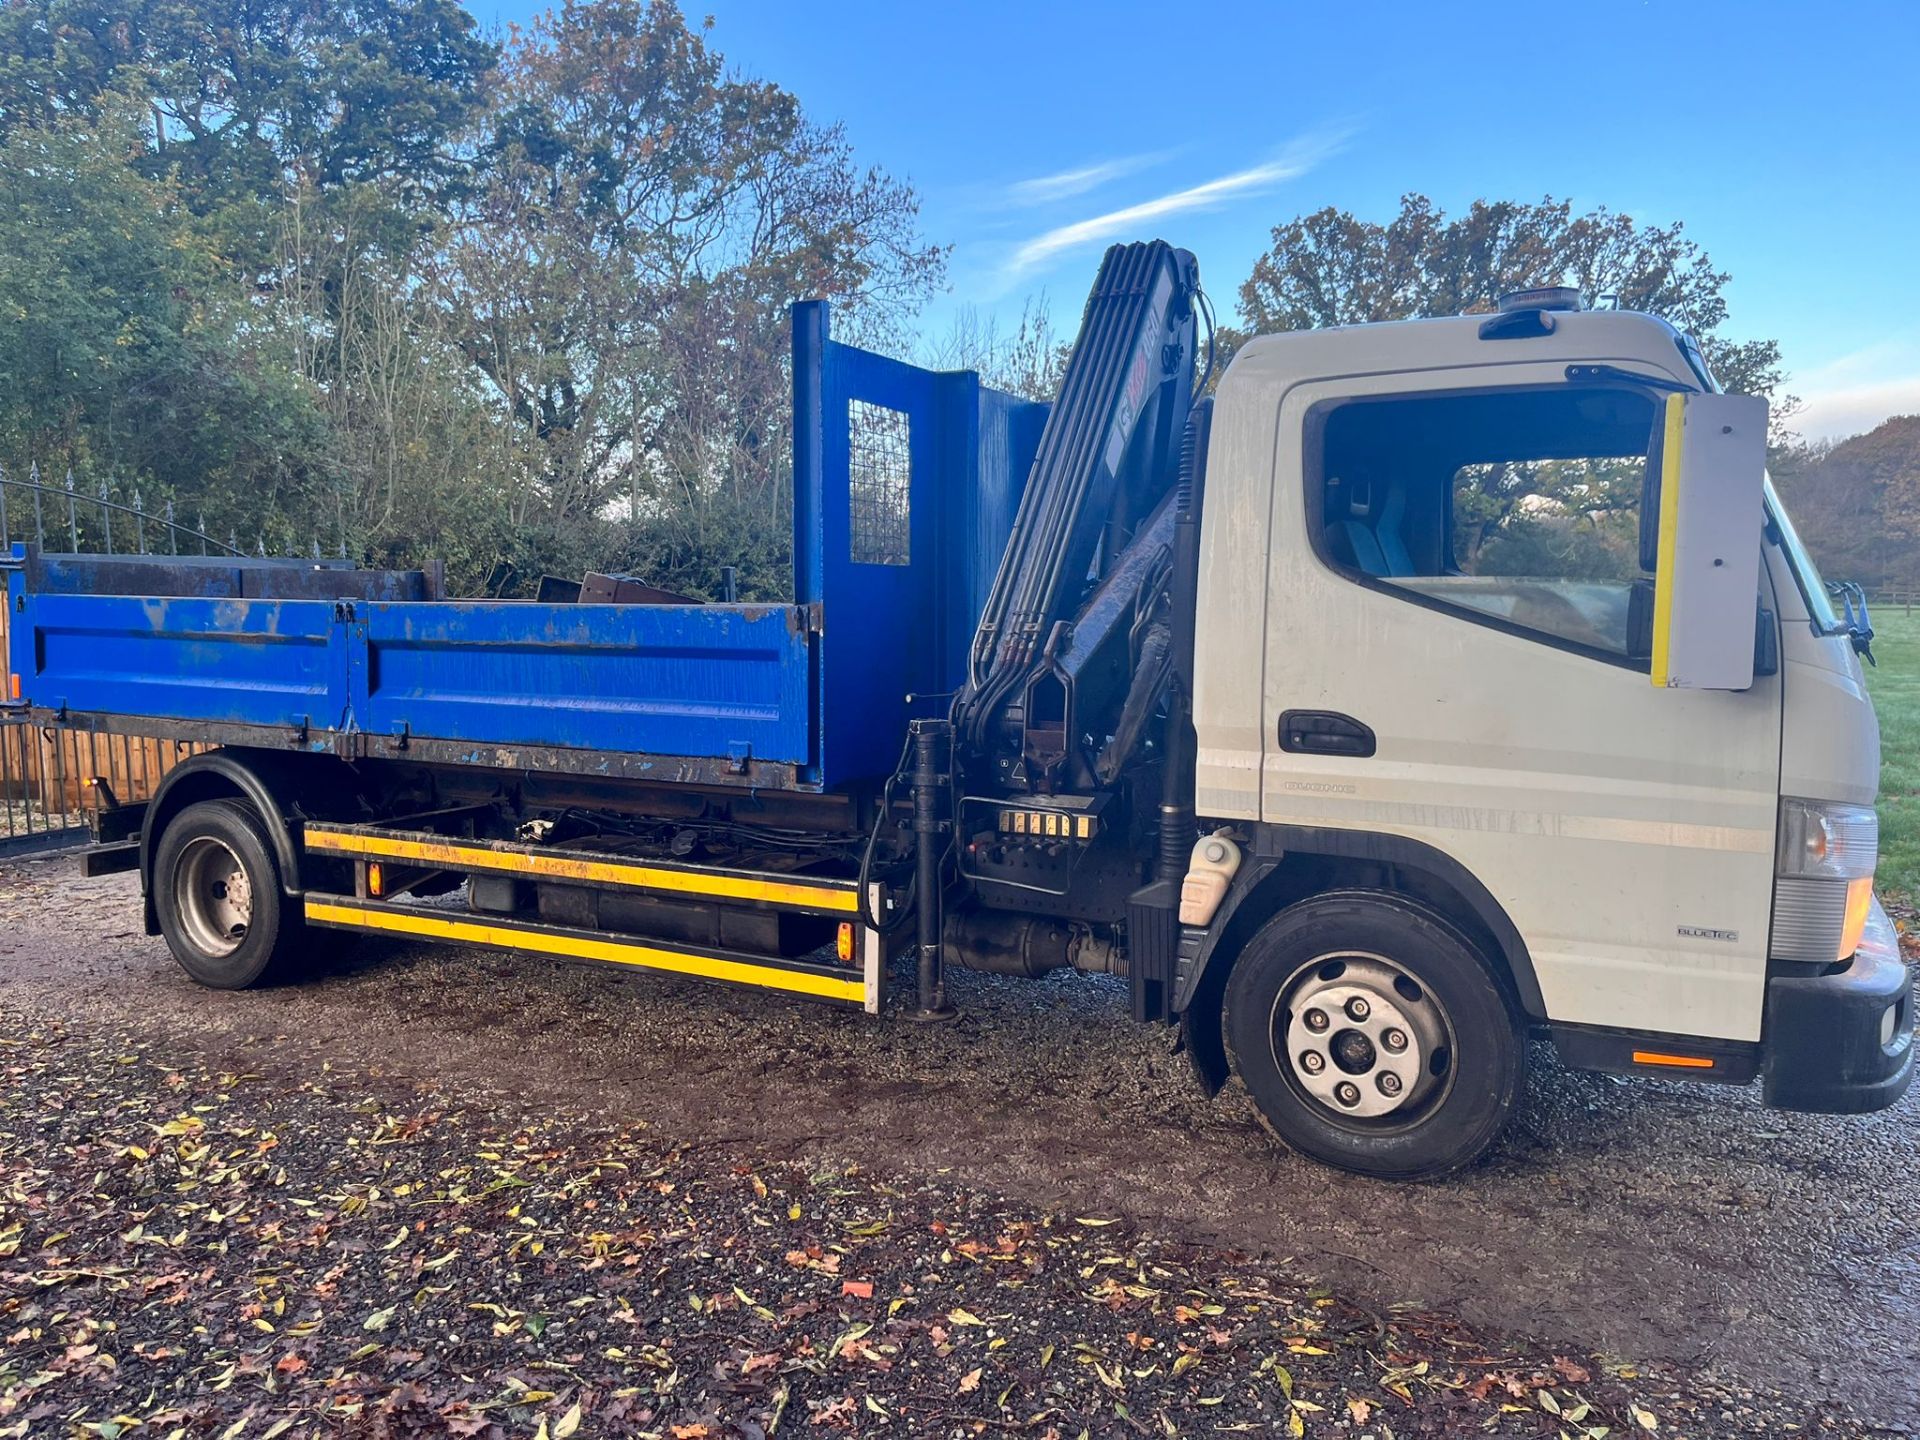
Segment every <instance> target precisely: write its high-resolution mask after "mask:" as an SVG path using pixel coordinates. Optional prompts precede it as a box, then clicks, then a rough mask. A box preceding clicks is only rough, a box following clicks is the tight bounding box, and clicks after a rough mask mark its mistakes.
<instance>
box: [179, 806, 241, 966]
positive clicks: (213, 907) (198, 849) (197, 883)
mask: <svg viewBox="0 0 1920 1440" xmlns="http://www.w3.org/2000/svg"><path fill="white" fill-rule="evenodd" d="M173 876H174V878H173V899H174V910H175V913H177V914H178V915H179V917H180V925H181V928H182V929H184V930H185V931H186V932H187V939H188V940H190V941H191V942H192V943H193V946H194V948H195V949H196V950H199V951H200V952H201V953H202V954H204V955H209V956H212V957H213V958H215V959H222V960H223V959H225V958H226V957H227V956H229V955H231V954H233V952H234V951H236V950H238V949H239V948H240V947H241V945H242V944H244V943H245V942H246V938H247V932H248V930H250V929H251V928H252V926H253V880H252V877H251V876H249V875H248V874H247V867H246V866H245V865H244V864H242V863H241V860H240V857H239V856H238V855H237V854H235V853H234V851H233V848H232V847H231V846H229V845H228V844H227V843H226V842H225V841H224V840H217V839H215V838H214V837H213V836H211V835H202V836H199V837H197V838H196V839H193V840H190V841H188V842H187V845H186V848H185V849H184V850H182V851H181V852H180V860H179V863H178V864H176V865H175V866H174V872H173Z"/></svg>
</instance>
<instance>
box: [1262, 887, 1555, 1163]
mask: <svg viewBox="0 0 1920 1440" xmlns="http://www.w3.org/2000/svg"><path fill="white" fill-rule="evenodd" d="M1225 998H1226V1013H1225V1017H1224V1018H1225V1033H1226V1041H1227V1050H1228V1053H1229V1056H1230V1057H1231V1059H1232V1062H1233V1068H1234V1070H1235V1072H1236V1073H1237V1074H1238V1075H1239V1076H1240V1078H1241V1080H1242V1081H1243V1082H1244V1083H1245V1085H1246V1087H1247V1089H1248V1091H1249V1092H1250V1093H1251V1095H1252V1096H1253V1100H1254V1103H1255V1105H1256V1106H1257V1107H1258V1108H1259V1111H1260V1115H1261V1118H1262V1119H1263V1120H1264V1121H1265V1122H1266V1124H1267V1127H1268V1128H1269V1129H1270V1130H1271V1131H1273V1133H1274V1134H1275V1135H1276V1136H1277V1137H1278V1138H1279V1139H1280V1140H1281V1141H1282V1142H1284V1143H1285V1144H1286V1145H1288V1146H1289V1147H1291V1148H1293V1149H1296V1150H1299V1151H1301V1152H1302V1153H1304V1154H1307V1155H1311V1156H1313V1157H1314V1158H1315V1159H1317V1160H1321V1161H1323V1162H1325V1163H1326V1164H1329V1165H1335V1166H1338V1167H1340V1168H1341V1169H1343V1170H1352V1171H1357V1172H1359V1173H1361V1174H1366V1175H1377V1176H1381V1177H1385V1178H1392V1179H1401V1180H1412V1179H1424V1178H1427V1177H1431V1176H1435V1175H1443V1174H1445V1173H1447V1172H1448V1171H1451V1170H1456V1169H1459V1168H1460V1167H1461V1166H1463V1165H1468V1164H1471V1163H1472V1162H1473V1161H1474V1160H1476V1159H1478V1158H1479V1157H1480V1156H1481V1155H1482V1154H1484V1153H1485V1152H1486V1150H1487V1149H1488V1148H1489V1147H1490V1146H1491V1145H1492V1144H1493V1142H1494V1141H1495V1140H1496V1139H1498V1138H1499V1135H1500V1132H1501V1130H1503V1129H1504V1128H1505V1126H1506V1123H1507V1117H1508V1116H1509V1114H1510V1113H1511V1112H1512V1110H1513V1107H1514V1105H1515V1104H1516V1103H1517V1102H1518V1100H1519V1097H1520V1093H1521V1089H1522V1086H1523V1084H1524V1081H1525V1066H1526V1049H1525V1045H1524V1042H1523V1037H1522V1035H1521V1033H1520V1030H1519V1027H1518V1025H1517V1024H1516V1023H1515V1020H1514V1016H1513V1012H1512V1010H1511V1009H1510V1008H1509V1006H1508V1004H1507V1002H1506V998H1505V996H1504V995H1503V994H1502V993H1501V990H1500V987H1499V984H1498V982H1497V981H1496V979H1495V977H1494V973H1493V969H1492V966H1491V965H1490V964H1489V963H1488V961H1487V958H1486V957H1485V956H1484V955H1482V954H1481V953H1480V952H1479V950H1478V949H1477V948H1476V947H1475V946H1474V945H1473V944H1472V943H1471V942H1470V941H1468V940H1467V939H1466V937H1465V936H1463V935H1462V934H1460V932H1459V931H1458V930H1456V929H1455V928H1454V927H1453V926H1452V925H1450V924H1449V923H1448V922H1447V921H1446V920H1445V919H1443V918H1442V917H1441V916H1439V915H1437V914H1435V913H1434V912H1432V911H1430V910H1428V909H1426V908H1425V907H1424V906H1421V905H1418V904H1415V903H1413V902H1411V901H1408V900H1405V899H1403V898H1401V897H1399V896H1396V895H1390V894H1386V893H1384V892H1373V891H1344V892H1338V893H1335V894H1329V895H1322V896H1318V897H1316V898H1314V899H1311V900H1306V901H1302V902H1301V903H1300V904H1298V905H1294V906H1291V907H1289V908H1288V909H1286V910H1284V911H1282V912H1281V913H1280V914H1279V915H1277V916H1275V917H1274V918H1273V919H1272V920H1270V921H1268V922H1267V924H1266V925H1265V926H1264V927H1263V928H1262V929H1261V930H1260V931H1259V933H1258V934H1256V935H1255V936H1254V937H1253V939H1252V940H1251V941H1250V942H1249V943H1248V945H1247V948H1246V950H1245V951H1244V952H1242V954H1241V955H1240V957H1239V959H1238V960H1237V961H1236V962H1235V964H1234V968H1233V971H1232V973H1231V974H1230V975H1229V976H1228V979H1227V990H1226V997H1225Z"/></svg>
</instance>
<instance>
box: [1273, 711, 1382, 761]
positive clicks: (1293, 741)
mask: <svg viewBox="0 0 1920 1440" xmlns="http://www.w3.org/2000/svg"><path fill="white" fill-rule="evenodd" d="M1280 748H1281V749H1282V750H1284V751H1286V752H1287V753H1288V754H1289V755H1353V756H1357V757H1359V758H1361V759H1365V758H1366V757H1367V756H1369V755H1371V754H1373V752H1374V750H1375V748H1376V746H1375V744H1374V738H1373V731H1372V730H1370V729H1369V728H1368V727H1367V726H1365V725H1363V724H1361V723H1360V722H1359V721H1358V720H1356V719H1354V718H1353V717H1352V716H1351V715H1342V714H1340V713H1339V712H1338V711H1335V710H1289V711H1287V712H1286V713H1285V714H1284V715H1282V716H1281V717H1280Z"/></svg>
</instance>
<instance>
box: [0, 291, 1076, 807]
mask: <svg viewBox="0 0 1920 1440" xmlns="http://www.w3.org/2000/svg"><path fill="white" fill-rule="evenodd" d="M793 345H794V365H793V374H794V466H793V477H794V516H795V519H794V571H795V595H794V603H792V604H778V605H764V604H761V605H619V604H614V605H599V604H587V605H581V604H571V605H549V604H534V603H528V602H520V601H422V600H410V599H392V598H386V597H387V596H388V595H390V594H391V593H393V590H394V587H393V586H392V585H387V584H375V585H372V586H371V587H369V586H367V585H364V584H360V583H357V582H354V580H353V577H354V576H355V575H356V574H364V572H354V571H351V570H343V569H340V568H339V567H335V566H321V567H317V570H318V571H319V572H323V573H316V567H312V566H300V565H297V564H296V563H295V562H276V563H277V571H276V567H275V564H268V565H267V566H266V567H265V568H261V566H262V562H237V563H236V562H231V561H218V560H212V561H194V560H184V559H182V560H176V561H172V562H171V563H170V565H169V567H168V568H169V571H170V572H171V574H172V575H173V577H174V578H173V581H172V582H171V584H170V587H169V593H166V594H163V595H147V594H141V593H137V592H138V591H139V590H140V588H141V580H140V574H141V571H140V567H139V566H138V565H137V564H136V565H132V566H129V565H127V564H125V563H116V562H112V561H110V560H109V559H108V558H107V557H91V556H50V555H49V556H41V555H37V554H31V553H30V552H29V551H28V550H27V548H26V547H24V546H14V547H13V551H12V555H11V557H10V558H8V559H7V560H5V561H4V562H0V563H4V564H5V566H6V569H7V572H8V573H7V577H6V579H7V595H8V600H7V605H8V621H9V624H8V670H9V672H10V682H9V691H8V695H7V697H5V698H9V699H11V698H14V697H13V685H14V683H15V677H17V685H18V695H17V698H18V700H19V701H20V702H21V703H24V704H26V705H29V706H31V707H32V708H33V709H34V710H35V711H37V712H46V713H49V714H50V715H51V716H53V717H54V718H56V719H58V718H60V717H63V716H64V717H66V718H67V719H69V720H71V721H72V722H73V723H79V724H89V725H97V726H99V727H100V728H103V729H109V730H111V729H114V728H118V727H117V725H116V721H119V722H123V723H126V722H131V723H130V724H129V727H128V728H137V729H140V730H141V731H143V732H147V733H154V732H161V733H167V734H173V735H177V736H180V737H182V738H188V739H192V738H196V736H198V735H200V734H201V732H202V728H203V727H204V728H205V730H206V732H207V734H206V737H205V738H214V739H221V738H227V739H232V738H235V737H234V736H233V735H231V734H226V733H224V732H222V731H220V730H219V729H218V728H217V727H248V728H251V729H258V730H262V731H265V730H278V731H283V732H288V733H289V734H291V735H292V736H296V737H298V740H297V742H296V743H301V744H304V745H306V746H308V747H310V748H313V749H319V750H331V751H335V752H338V753H351V754H358V753H370V752H366V751H365V750H364V747H363V746H362V745H360V744H359V743H358V742H359V741H361V740H363V739H364V738H366V737H383V738H384V739H385V740H387V741H391V740H392V739H393V738H394V737H404V738H405V739H406V740H408V741H409V742H411V741H414V740H421V741H426V740H432V741H438V742H445V743H443V744H442V745H441V746H440V747H439V753H440V754H441V755H442V756H443V757H444V756H450V755H452V756H457V754H458V750H457V747H458V746H460V745H472V746H474V747H476V758H477V757H478V753H479V749H480V748H481V747H485V748H486V749H487V751H488V752H489V753H490V758H489V759H488V760H487V761H485V762H482V763H492V764H500V763H504V762H503V760H502V758H501V755H502V752H503V751H504V750H507V749H511V748H513V747H535V748H534V749H533V750H532V751H531V752H530V753H529V755H528V757H527V758H526V760H525V761H524V762H523V763H525V764H527V765H528V766H529V768H540V758H539V757H540V755H541V752H544V751H546V750H549V749H550V750H553V751H557V752H567V754H570V755H572V756H573V757H574V759H575V763H573V764H570V765H568V766H567V767H566V768H572V769H577V768H583V766H584V768H594V766H593V764H592V761H591V758H590V757H593V756H596V755H598V756H626V757H648V756H655V757H661V758H662V759H663V760H673V759H689V760H693V759H702V760H705V759H710V760H715V761H723V762H726V763H727V764H728V766H730V767H731V768H732V769H733V770H735V771H737V772H738V773H739V774H740V775H741V776H742V778H743V779H745V780H747V781H749V782H757V783H775V784H777V783H788V784H793V785H797V786H800V787H803V788H807V789H823V788H833V787H838V786H843V785H848V784H852V783H855V782H858V781H861V780H866V779H870V778H873V777H875V776H878V775H884V774H886V773H888V772H889V771H890V770H891V769H892V767H893V764H894V762H895V760H896V759H897V757H898V754H899V750H900V745H901V740H902V737H903V736H904V734H905V729H906V723H907V721H908V719H909V718H911V716H912V715H914V714H925V713H934V712H935V711H937V710H938V709H939V708H940V706H941V705H943V704H944V695H945V693H946V692H950V691H951V690H952V689H953V688H954V687H955V686H956V685H957V684H958V683H959V681H960V680H961V679H962V677H963V676H964V673H965V668H966V655H967V648H968V646H969V644H970V642H971V639H972V635H973V627H974V622H975V620H976V618H977V617H978V615H979V613H980V609H981V606H982V604H983V602H984V599H985V596H986V591H987V588H988V586H989V585H990V584H991V583H992V580H993V575H994V570H995V567H996V566H997V564H998V562H999V558H1000V553H1001V550H1002V549H1003V548H1004V546H1005V543H1006V537H1007V533H1008V531H1009V529H1010V527H1011V524H1012V520H1013V514H1014V510H1015V508H1016V506H1017V505H1018V502H1019V498H1020V491H1021V487H1022V485H1023V483H1024V481H1025V477H1026V473H1027V470H1028V467H1029V466H1030V464H1031V462H1032V457H1033V452H1034V448H1035V446H1036V445H1037V443H1038V441H1039V436H1040V430H1041V428H1042V426H1043V424H1044V422H1045V417H1046V407H1045V406H1044V405H1039V404H1035V403H1032V402H1029V401H1024V400H1020V399H1017V398H1015V397H1013V396H1009V395H1005V394H1002V393H1000V392H997V391H994V390H992V389H990V388H988V387H986V386H983V385H982V384H981V383H980V381H979V378H978V377H977V376H976V375H974V374H972V373H971V372H954V373H935V372H932V371H928V370H924V369H921V368H919V367H916V366H913V365H908V364H904V363H902V362H899V361H896V360H891V359H888V358H886V357H884V356H880V355H876V354H872V353H870V352H868V351H865V350H861V349H858V348H856V347H854V346H850V345H844V344H841V343H839V342H837V341H835V340H833V339H831V338H830V336H829V334H828V316H827V307H826V305H825V304H824V302H811V303H808V304H803V305H799V306H796V307H795V309H794V339H793ZM855 402H861V403H860V405H859V407H858V408H859V409H860V410H861V412H862V414H863V415H872V414H874V413H876V412H874V411H872V410H871V409H869V408H868V407H875V406H877V407H881V410H880V411H879V412H877V413H880V414H882V415H883V416H884V417H885V419H886V420H887V421H889V422H891V423H892V424H893V425H895V426H903V427H904V432H905V441H906V452H907V462H908V463H907V466H906V476H905V480H906V484H905V506H904V508H905V512H906V513H905V515H904V516H900V515H899V514H898V509H899V506H898V504H897V502H890V503H893V504H894V509H893V510H892V511H890V512H889V513H890V516H891V518H893V519H894V520H896V521H904V528H905V531H906V536H907V542H908V543H907V547H906V549H905V551H904V552H896V553H894V554H892V555H890V556H889V557H888V559H889V561H890V562H891V563H868V562H867V561H865V560H863V559H861V558H859V554H860V552H859V550H858V548H857V545H856V539H857V537H856V535H855V525H854V516H853V509H854V503H853V486H854V483H855V481H854V471H855V458H856V457H855V453H854V452H855V450H856V448H857V446H858V445H859V443H860V442H859V439H858V437H857V434H856V429H855V427H854V425H853V424H852V423H850V417H851V416H852V413H853V411H854V410H855V408H856V405H855ZM889 412H891V413H889ZM901 416H904V421H901V420H900V419H899V418H898V417H901ZM890 433H891V434H893V435H896V436H897V435H898V433H899V431H898V429H895V430H893V431H890ZM867 464H868V466H869V468H870V462H867ZM863 483H871V476H870V475H869V476H868V477H867V480H866V481H865V482H863ZM901 562H904V563H901ZM197 566H204V567H205V574H204V575H197V572H196V567H197ZM249 567H252V568H249ZM242 571H244V572H245V573H246V579H245V583H244V584H242V583H241V582H240V581H239V580H238V579H236V578H235V577H236V576H237V575H238V574H239V573H240V572H242ZM296 572H297V573H298V574H299V577H300V581H301V583H300V585H299V586H298V587H297V592H298V593H299V594H301V595H311V594H313V593H316V587H317V586H318V587H319V588H322V589H323V588H324V587H325V585H327V584H329V583H333V577H338V587H339V589H340V591H341V594H340V595H339V596H338V597H336V598H331V599H311V598H271V597H272V592H273V590H274V588H275V583H274V580H273V578H272V576H273V574H274V573H278V574H281V575H283V576H284V575H292V574H295V573H296ZM182 574H185V575H187V576H188V579H187V581H186V582H185V583H184V584H183V583H182V582H181V581H180V579H179V577H180V576H181V575H182ZM196 575H197V578H196ZM263 577H264V578H263ZM230 581H231V582H232V583H229V582H230ZM156 588H157V587H156ZM288 588H294V587H291V586H289V587H288ZM182 590H184V591H186V592H187V593H179V592H180V591H182ZM236 590H238V591H242V592H243V593H240V594H235V593H232V592H234V591H236ZM106 592H117V593H106ZM129 592H133V593H129ZM909 697H915V700H913V701H910V699H909ZM916 702H917V703H916ZM283 743H284V742H283ZM449 746H452V747H455V748H453V749H449V748H448V747H449ZM379 753H387V752H385V751H382V752H379ZM763 766H764V767H765V770H766V773H765V774H764V775H760V774H757V773H756V772H758V771H760V770H761V769H762V767H763ZM621 768H622V771H623V773H629V774H631V773H644V772H645V767H644V766H643V767H640V770H639V771H637V772H636V770H635V769H634V767H631V766H623V767H621ZM670 769H671V767H668V768H667V771H666V772H663V773H668V772H670Z"/></svg>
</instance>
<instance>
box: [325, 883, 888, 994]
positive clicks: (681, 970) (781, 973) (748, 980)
mask: <svg viewBox="0 0 1920 1440" xmlns="http://www.w3.org/2000/svg"><path fill="white" fill-rule="evenodd" d="M306 916H307V919H309V920H311V921H313V922H314V923H315V924H319V925H341V926H345V927H347V928H349V929H356V930H381V931H385V932H387V933H389V934H396V935H419V936H422V937H424V938H427V939H433V940H455V941H460V942H462V943H464V944H468V945H488V946H492V947H494V948H496V949H500V950H526V951H531V952H532V953H534V954H539V955H558V956H561V957H563V958H565V959H570V960H603V961H606V962H607V963H609V964H613V965H634V966H638V967H640V968H642V969H646V970H664V971H668V972H671V973H672V974H676V975H692V976H694V977H696V978H698V979H702V980H725V981H729V982H731V983H733V984H736V985H753V986H757V987H759V988H761V989H765V990H788V991H791V992H793V993H794V994H796V995H812V996H815V997H817V998H820V999H824V1000H842V1001H846V1002H848V1003H850V1004H854V1005H864V1004H865V1002H866V1000H867V985H866V982H865V980H864V979H846V980H841V979H837V978H835V977H834V976H830V975H813V974H809V973H807V972H806V971H804V970H783V969H780V968H778V967H775V966H771V965H755V964H752V963H751V962H748V961H744V960H722V959H719V958H718V957H716V956H711V955H693V954H689V953H687V952H685V951H680V950H664V949H661V948H659V947H658V946H653V945H643V944H640V943H638V942H636V941H631V940H616V939H612V938H608V939H605V940H601V939H595V938H593V937H590V936H584V935H557V934H554V933H552V932H551V931H544V930H523V929H520V928H519V927H517V926H509V925H489V924H487V923H485V922H483V921H477V920H458V919H455V918H453V917H452V916H449V915H426V914H403V913H401V912H398V911H393V910H372V909H367V908H365V907H362V906H359V905H349V904H342V903H339V902H337V901H333V900H322V899H316V898H312V897H309V898H308V900H307V902H306Z"/></svg>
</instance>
